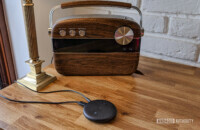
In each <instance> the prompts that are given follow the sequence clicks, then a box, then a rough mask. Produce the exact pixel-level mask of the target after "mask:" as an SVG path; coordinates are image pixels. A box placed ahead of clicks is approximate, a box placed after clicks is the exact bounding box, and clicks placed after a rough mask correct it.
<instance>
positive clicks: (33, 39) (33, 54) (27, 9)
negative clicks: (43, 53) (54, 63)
mask: <svg viewBox="0 0 200 130" xmlns="http://www.w3.org/2000/svg"><path fill="white" fill-rule="evenodd" d="M23 9H24V20H25V25H26V35H27V42H28V48H29V57H30V62H36V61H38V60H39V54H38V45H37V35H36V26H35V14H34V4H33V2H32V0H23Z"/></svg>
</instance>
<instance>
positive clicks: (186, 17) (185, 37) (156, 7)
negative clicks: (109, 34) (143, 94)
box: [75, 0, 200, 67]
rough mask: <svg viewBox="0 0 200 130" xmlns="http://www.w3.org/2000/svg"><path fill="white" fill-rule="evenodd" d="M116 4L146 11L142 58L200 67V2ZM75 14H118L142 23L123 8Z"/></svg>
mask: <svg viewBox="0 0 200 130" xmlns="http://www.w3.org/2000/svg"><path fill="white" fill-rule="evenodd" d="M112 1H114V0H112ZM116 1H123V2H129V3H132V4H133V5H136V6H138V7H139V8H140V9H141V11H142V12H143V15H144V18H143V26H144V29H145V36H144V37H143V39H142V50H141V54H142V55H145V56H149V57H154V58H159V59H163V60H169V61H172V62H178V63H182V64H187V65H192V66H197V67H200V0H116ZM75 13H82V14H83V13H86V14H87V13H104V14H118V15H125V16H129V17H132V18H134V19H135V20H136V21H138V20H139V17H138V14H137V12H135V11H133V10H124V9H120V8H97V7H93V8H91V7H90V8H89V7H88V8H84V9H83V8H82V9H81V8H78V9H76V10H75Z"/></svg>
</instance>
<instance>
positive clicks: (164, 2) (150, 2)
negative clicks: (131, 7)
mask: <svg viewBox="0 0 200 130" xmlns="http://www.w3.org/2000/svg"><path fill="white" fill-rule="evenodd" d="M142 5H143V7H142V8H143V9H144V10H145V11H148V12H161V13H164V12H165V13H175V14H178V13H181V14H200V0H143V3H142Z"/></svg>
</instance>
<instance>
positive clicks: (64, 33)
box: [59, 30, 67, 37]
mask: <svg viewBox="0 0 200 130" xmlns="http://www.w3.org/2000/svg"><path fill="white" fill-rule="evenodd" d="M59 34H60V36H62V37H64V36H66V35H67V32H66V31H65V30H60V32H59Z"/></svg>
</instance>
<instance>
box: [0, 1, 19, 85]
mask: <svg viewBox="0 0 200 130" xmlns="http://www.w3.org/2000/svg"><path fill="white" fill-rule="evenodd" d="M0 51H1V53H0V62H1V64H0V73H1V78H2V81H3V83H4V84H5V86H6V85H9V84H11V83H13V82H14V81H15V80H16V73H15V67H14V62H13V56H12V49H11V45H10V41H9V36H8V30H7V25H6V19H5V15H4V9H3V0H0Z"/></svg>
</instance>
